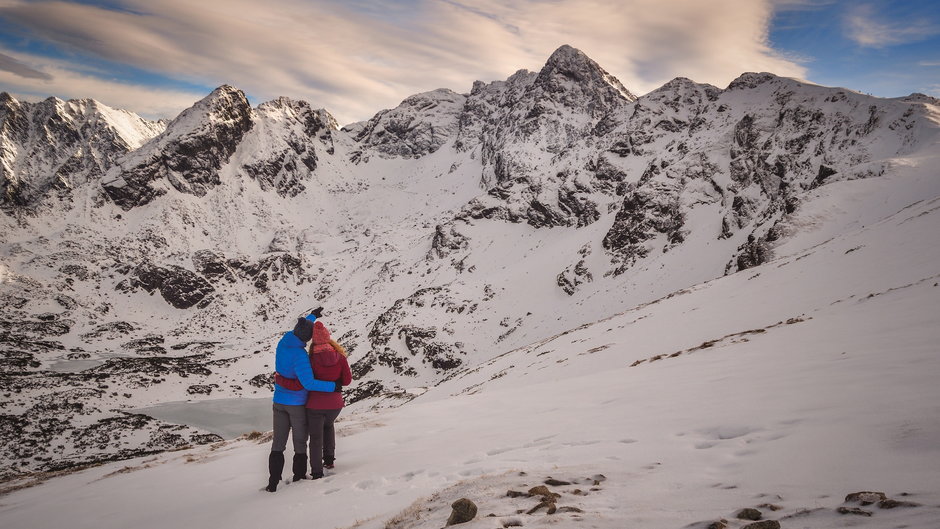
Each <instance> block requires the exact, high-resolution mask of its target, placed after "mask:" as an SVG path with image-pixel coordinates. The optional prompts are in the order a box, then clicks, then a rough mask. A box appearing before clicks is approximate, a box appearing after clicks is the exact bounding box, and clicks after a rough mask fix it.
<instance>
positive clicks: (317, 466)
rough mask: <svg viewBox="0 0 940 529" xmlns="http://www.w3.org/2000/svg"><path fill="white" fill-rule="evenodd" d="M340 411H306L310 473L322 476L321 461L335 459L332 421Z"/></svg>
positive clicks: (334, 431) (334, 432)
mask: <svg viewBox="0 0 940 529" xmlns="http://www.w3.org/2000/svg"><path fill="white" fill-rule="evenodd" d="M341 411H342V410H311V409H308V410H307V429H308V430H309V432H310V471H311V472H312V473H313V474H314V475H321V476H322V475H323V460H324V459H325V460H327V461H330V462H332V461H333V460H334V459H336V430H335V429H334V428H333V421H335V420H336V418H337V417H339V412H341Z"/></svg>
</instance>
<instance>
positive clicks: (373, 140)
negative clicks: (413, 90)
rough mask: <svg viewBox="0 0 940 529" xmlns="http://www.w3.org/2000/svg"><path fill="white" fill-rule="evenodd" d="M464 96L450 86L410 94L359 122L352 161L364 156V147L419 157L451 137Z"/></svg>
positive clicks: (439, 146) (409, 156) (400, 155)
mask: <svg viewBox="0 0 940 529" xmlns="http://www.w3.org/2000/svg"><path fill="white" fill-rule="evenodd" d="M466 101H467V97H466V96H463V95H460V94H457V93H455V92H453V91H451V90H447V89H443V88H442V89H439V90H434V91H433V92H425V93H423V94H417V95H413V96H411V97H409V98H407V99H405V100H404V101H402V102H401V104H400V105H399V106H397V107H396V108H394V109H391V110H383V111H381V112H379V113H378V114H376V115H375V116H374V117H373V118H372V119H370V120H369V121H367V122H365V123H364V124H362V125H361V128H359V129H358V132H357V133H356V136H355V138H356V141H358V142H360V144H361V145H362V150H361V151H357V152H356V153H354V154H353V160H354V161H357V162H358V161H360V160H363V161H365V160H368V156H367V155H364V154H363V153H364V151H366V149H368V150H370V151H375V152H377V153H379V154H380V155H381V156H386V157H404V158H420V157H421V156H425V155H427V154H431V153H433V152H435V151H437V150H438V149H440V148H441V146H443V145H444V144H445V143H446V142H447V141H449V140H450V139H452V138H453V137H454V136H455V135H456V133H457V130H458V120H459V116H460V113H461V112H462V111H463V107H464V104H465V103H466Z"/></svg>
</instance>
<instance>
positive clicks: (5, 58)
mask: <svg viewBox="0 0 940 529" xmlns="http://www.w3.org/2000/svg"><path fill="white" fill-rule="evenodd" d="M0 70H2V71H5V72H10V73H12V74H15V75H18V76H20V77H24V78H26V79H39V80H42V81H51V80H52V76H51V75H49V74H48V73H46V72H41V71H39V70H36V69H35V68H31V67H30V66H28V65H26V64H23V63H21V62H20V61H18V60H16V59H14V58H13V57H10V56H9V55H6V54H4V53H0Z"/></svg>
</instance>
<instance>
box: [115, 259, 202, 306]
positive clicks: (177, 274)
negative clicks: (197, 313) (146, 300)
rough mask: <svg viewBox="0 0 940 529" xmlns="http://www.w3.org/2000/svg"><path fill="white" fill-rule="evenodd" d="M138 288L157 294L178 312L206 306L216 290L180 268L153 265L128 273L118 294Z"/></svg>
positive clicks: (143, 266)
mask: <svg viewBox="0 0 940 529" xmlns="http://www.w3.org/2000/svg"><path fill="white" fill-rule="evenodd" d="M137 288H141V289H143V290H145V291H147V292H149V293H151V294H152V293H154V292H155V291H159V292H160V295H161V296H163V299H165V300H166V302H167V303H169V304H170V305H172V306H173V307H176V308H178V309H188V308H190V307H193V306H197V305H198V306H200V307H205V306H206V305H207V304H208V303H209V302H210V301H211V300H212V298H211V294H212V293H213V292H214V291H215V289H214V288H213V287H212V285H211V284H209V282H208V281H206V280H205V279H204V278H202V277H201V276H199V275H197V274H195V273H194V272H191V271H189V270H187V269H185V268H183V267H181V266H176V265H168V266H154V265H151V264H147V263H144V264H141V265H139V266H137V267H136V268H134V269H133V270H132V271H131V272H130V277H129V278H128V279H126V280H124V281H122V282H121V283H119V284H118V286H117V289H118V290H120V291H124V292H127V291H131V290H134V289H137Z"/></svg>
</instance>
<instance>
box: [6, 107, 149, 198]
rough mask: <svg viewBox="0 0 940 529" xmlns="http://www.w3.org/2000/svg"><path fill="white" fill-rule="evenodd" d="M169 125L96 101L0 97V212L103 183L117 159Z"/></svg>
mask: <svg viewBox="0 0 940 529" xmlns="http://www.w3.org/2000/svg"><path fill="white" fill-rule="evenodd" d="M164 127H165V123H163V122H158V121H157V122H155V121H150V120H146V119H143V118H141V117H140V116H137V115H136V114H133V113H131V112H127V111H125V110H115V109H113V108H110V107H108V106H107V105H104V104H102V103H99V102H97V101H94V100H92V99H79V100H70V101H63V100H61V99H58V98H55V97H50V98H48V99H46V100H45V101H42V102H39V103H28V102H20V101H17V100H16V98H14V97H13V96H11V95H9V94H7V93H5V92H4V93H2V94H0V191H2V195H0V208H2V209H3V210H4V211H5V212H6V213H8V214H9V213H10V212H11V211H12V210H13V208H14V207H19V208H27V207H30V206H33V205H35V203H36V202H37V201H39V200H41V199H42V197H43V196H44V195H45V194H46V193H48V192H50V191H52V190H56V191H59V192H67V191H68V190H69V189H71V188H73V187H75V186H78V185H82V184H84V183H86V182H97V181H100V179H101V176H102V174H104V173H105V172H106V171H107V170H108V169H109V168H110V167H111V166H112V165H114V163H115V162H116V161H117V159H118V158H120V157H122V156H124V155H126V154H127V153H129V152H131V151H133V150H135V149H137V148H138V147H140V146H141V145H142V144H143V143H144V142H146V141H147V140H149V139H150V138H152V137H154V136H156V135H157V134H158V133H160V132H161V131H162V130H163V128H164Z"/></svg>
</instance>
